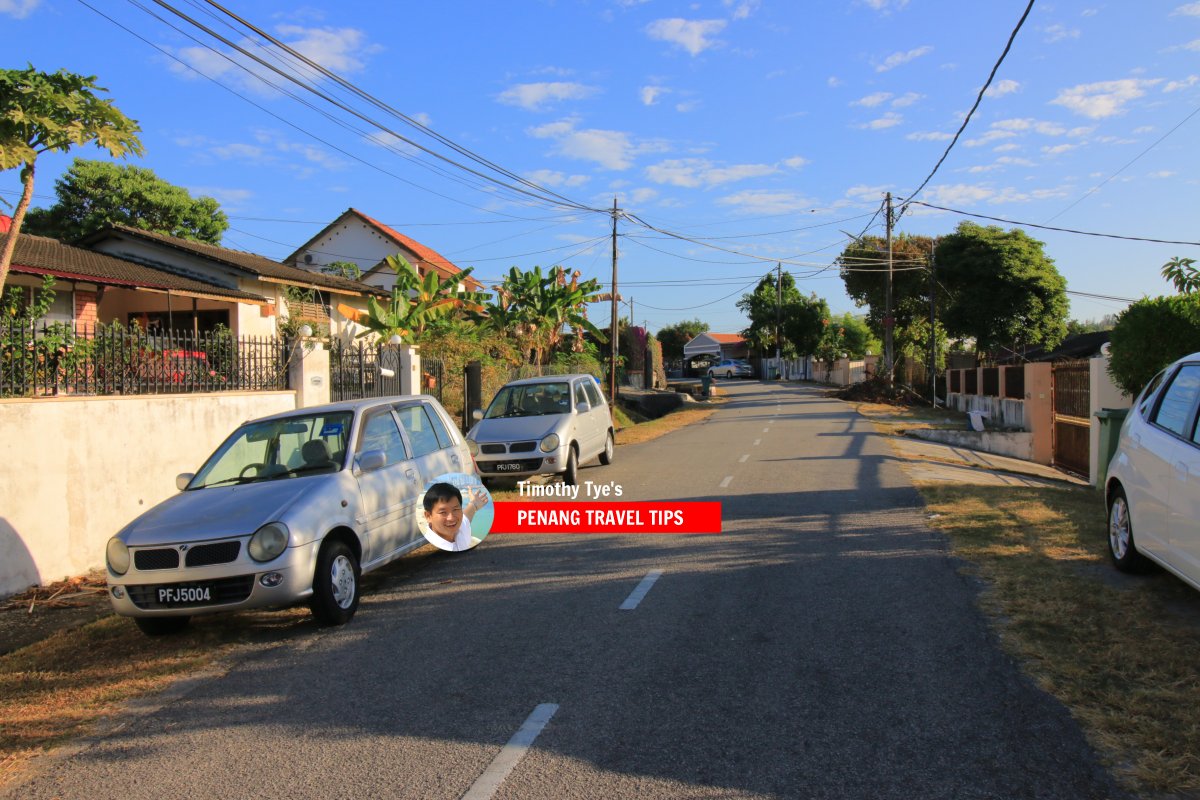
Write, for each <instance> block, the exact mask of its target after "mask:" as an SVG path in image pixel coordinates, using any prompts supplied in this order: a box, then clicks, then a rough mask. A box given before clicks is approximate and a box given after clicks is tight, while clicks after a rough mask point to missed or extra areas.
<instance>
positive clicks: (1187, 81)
mask: <svg viewBox="0 0 1200 800" xmlns="http://www.w3.org/2000/svg"><path fill="white" fill-rule="evenodd" d="M1197 81H1200V77H1197V76H1195V75H1188V76H1187V77H1186V78H1184V79H1183V80H1181V81H1170V82H1169V83H1167V85H1166V86H1164V87H1163V91H1164V92H1178V91H1180V90H1181V89H1190V88H1192V87H1193V86H1195V85H1196V82H1197Z"/></svg>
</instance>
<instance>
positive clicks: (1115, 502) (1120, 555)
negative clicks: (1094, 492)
mask: <svg viewBox="0 0 1200 800" xmlns="http://www.w3.org/2000/svg"><path fill="white" fill-rule="evenodd" d="M1108 554H1109V556H1111V557H1112V561H1113V565H1114V566H1115V567H1116V568H1117V569H1119V570H1121V571H1122V572H1140V571H1141V570H1143V569H1144V568H1145V567H1146V558H1145V556H1143V555H1142V554H1141V553H1139V552H1138V550H1137V546H1136V545H1134V543H1133V521H1132V519H1131V518H1130V515H1129V501H1128V500H1127V499H1126V498H1125V490H1124V489H1122V488H1121V487H1119V486H1118V487H1117V489H1116V490H1115V491H1114V492H1113V496H1112V500H1111V501H1110V502H1109V504H1108Z"/></svg>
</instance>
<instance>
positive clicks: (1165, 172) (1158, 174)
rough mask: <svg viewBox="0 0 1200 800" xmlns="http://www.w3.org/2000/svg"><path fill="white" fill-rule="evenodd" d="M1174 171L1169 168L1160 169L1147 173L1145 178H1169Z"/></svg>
mask: <svg viewBox="0 0 1200 800" xmlns="http://www.w3.org/2000/svg"><path fill="white" fill-rule="evenodd" d="M1174 174H1175V173H1174V171H1172V170H1169V169H1160V170H1159V171H1158V172H1150V173H1147V175H1146V177H1147V178H1169V177H1171V176H1172V175H1174Z"/></svg>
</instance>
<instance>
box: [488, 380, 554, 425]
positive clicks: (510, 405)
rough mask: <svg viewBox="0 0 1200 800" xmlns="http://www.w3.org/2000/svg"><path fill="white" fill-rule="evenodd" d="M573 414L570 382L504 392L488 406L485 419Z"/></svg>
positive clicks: (508, 388)
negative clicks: (571, 412)
mask: <svg viewBox="0 0 1200 800" xmlns="http://www.w3.org/2000/svg"><path fill="white" fill-rule="evenodd" d="M570 411H571V394H570V386H569V385H568V384H567V382H566V381H563V382H561V383H560V382H557V381H556V382H554V383H521V384H516V385H509V386H505V387H504V388H503V389H501V390H500V391H499V392H498V393H497V394H496V398H495V399H494V400H492V404H491V405H490V406H488V410H487V413H486V414H484V419H497V418H499V417H538V416H542V415H545V414H569V413H570Z"/></svg>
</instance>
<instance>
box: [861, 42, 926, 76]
mask: <svg viewBox="0 0 1200 800" xmlns="http://www.w3.org/2000/svg"><path fill="white" fill-rule="evenodd" d="M932 52H933V48H932V47H930V46H929V45H923V46H922V47H915V48H913V49H912V50H908V51H904V52H896V53H892V54H891V55H890V56H888V57H887V58H885V59H884V60H883V63H882V64H879V65H878V66H876V67H875V71H876V72H887V71H888V70H890V69H895V68H896V67H898V66H900V65H901V64H907V63H908V62H910V61H912V60H913V59H917V58H920V57H921V56H924V55H928V54H929V53H932Z"/></svg>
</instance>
